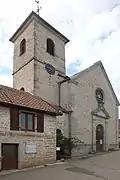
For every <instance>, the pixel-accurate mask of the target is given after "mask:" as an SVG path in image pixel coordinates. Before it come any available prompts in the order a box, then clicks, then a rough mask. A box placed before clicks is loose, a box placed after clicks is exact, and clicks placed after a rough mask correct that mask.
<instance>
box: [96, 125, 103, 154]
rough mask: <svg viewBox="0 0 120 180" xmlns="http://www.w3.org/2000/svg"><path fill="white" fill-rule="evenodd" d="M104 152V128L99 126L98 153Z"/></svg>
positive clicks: (97, 128) (97, 131) (97, 132)
mask: <svg viewBox="0 0 120 180" xmlns="http://www.w3.org/2000/svg"><path fill="white" fill-rule="evenodd" d="M103 150H104V127H103V126H102V125H101V124H99V125H98V126H97V127H96V151H97V152H101V151H103Z"/></svg>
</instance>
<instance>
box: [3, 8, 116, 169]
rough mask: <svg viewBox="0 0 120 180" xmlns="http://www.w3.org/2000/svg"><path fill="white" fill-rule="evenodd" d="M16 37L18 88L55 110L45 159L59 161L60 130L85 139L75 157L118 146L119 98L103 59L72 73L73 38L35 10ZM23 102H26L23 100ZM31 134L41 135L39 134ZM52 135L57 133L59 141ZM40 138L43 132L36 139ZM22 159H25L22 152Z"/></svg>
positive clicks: (48, 127) (48, 126)
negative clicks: (68, 62) (68, 53)
mask: <svg viewBox="0 0 120 180" xmlns="http://www.w3.org/2000/svg"><path fill="white" fill-rule="evenodd" d="M10 41H11V42H12V43H14V58H13V88H14V89H15V91H17V90H20V93H21V91H22V93H23V94H24V93H29V94H30V95H31V96H32V97H36V98H38V99H39V98H42V99H43V100H44V103H47V107H48V106H49V108H48V109H47V110H45V109H44V107H46V106H45V104H42V106H41V107H42V108H43V109H42V112H44V114H45V113H46V112H47V114H49V113H50V108H52V110H51V111H52V112H51V113H52V114H51V113H50V114H49V115H50V116H47V115H45V116H44V117H46V119H47V120H46V126H44V125H43V124H42V125H43V126H44V128H46V130H45V132H46V135H45V134H44V135H43V137H44V138H43V137H42V135H41V138H42V140H41V144H39V148H40V146H42V147H43V146H44V145H45V144H44V145H43V144H42V143H43V142H45V140H46V145H45V146H44V147H43V148H42V151H44V152H46V154H47V152H48V154H47V155H46V156H45V155H43V154H44V153H42V151H41V152H40V153H41V154H40V156H41V157H43V156H44V158H45V159H47V160H48V159H49V160H55V159H56V130H60V131H61V132H62V134H63V135H64V136H65V137H67V138H69V139H72V138H73V139H77V140H79V142H80V143H78V144H77V143H76V146H75V147H74V148H70V153H71V155H72V156H80V155H81V154H84V153H91V152H93V151H95V152H96V151H97V152H99V151H108V150H109V149H116V148H118V107H119V101H118V99H117V97H116V94H115V92H114V90H113V88H112V85H111V83H110V81H109V78H108V76H107V74H106V71H105V69H104V67H103V65H102V62H101V61H99V62H97V63H95V64H93V65H92V66H91V67H89V68H87V69H86V70H84V71H82V72H80V73H77V74H75V75H73V76H71V77H68V76H67V75H66V68H65V44H66V43H68V42H69V40H68V39H67V38H66V37H65V36H64V35H62V34H61V33H60V32H58V31H57V30H56V29H55V28H54V27H52V26H51V25H50V24H48V23H47V22H46V21H45V20H43V19H42V18H41V17H40V16H38V15H37V14H36V13H34V12H32V13H31V14H30V15H29V16H28V17H27V19H26V20H25V21H24V22H23V24H22V25H21V26H20V27H19V29H18V30H17V31H16V32H15V33H14V35H13V36H12V37H11V38H10ZM16 89H17V90H16ZM18 94H19V93H18ZM18 96H19V95H18ZM10 98H11V96H10ZM39 100H40V99H39ZM26 101H30V100H27V99H26ZM20 102H21V103H22V105H24V106H25V102H24V103H23V99H22V100H21V101H20ZM31 102H32V99H31ZM37 103H38V102H37ZM16 105H17V104H16ZM18 106H19V104H18ZM26 106H27V104H26ZM31 106H32V104H31ZM41 107H40V110H41ZM27 108H28V107H27ZM29 108H30V107H29ZM33 109H36V106H35V107H34V108H33ZM48 112H49V113H48ZM37 117H39V116H38V115H37ZM47 117H48V118H47ZM36 122H37V120H36ZM36 126H37V124H36ZM31 136H33V137H36V136H37V132H36V134H33V135H31ZM47 136H49V137H50V138H52V137H54V138H53V141H52V139H49V138H47ZM45 137H46V138H45ZM39 138H40V137H39V135H38V136H37V138H36V142H37V141H39ZM28 139H29V138H28ZM33 139H34V138H33ZM48 139H49V140H48ZM31 141H32V139H31ZM50 142H52V145H50ZM1 143H2V142H1ZM48 146H50V147H51V148H50V151H49V150H48V151H47V149H49V148H48ZM21 147H23V146H21ZM22 153H23V152H22ZM51 154H52V156H51ZM40 156H38V157H36V160H35V161H37V159H39V158H40ZM21 157H22V158H23V156H22V155H21ZM31 157H32V155H30V159H32V161H33V158H31ZM33 157H34V156H33ZM49 157H50V158H49ZM23 161H24V158H23ZM35 161H34V162H35ZM37 164H39V162H38V163H37ZM29 165H30V164H29ZM29 165H28V166H29ZM33 165H34V164H33ZM30 166H31V165H30ZM21 167H22V166H21ZM23 167H25V166H24V163H23Z"/></svg>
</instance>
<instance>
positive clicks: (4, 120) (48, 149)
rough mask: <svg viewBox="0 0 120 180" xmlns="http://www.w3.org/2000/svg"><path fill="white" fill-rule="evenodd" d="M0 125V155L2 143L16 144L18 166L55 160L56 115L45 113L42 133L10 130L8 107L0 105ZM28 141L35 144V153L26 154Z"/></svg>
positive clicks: (28, 165)
mask: <svg viewBox="0 0 120 180" xmlns="http://www.w3.org/2000/svg"><path fill="white" fill-rule="evenodd" d="M36 123H37V121H36ZM0 127H1V128H0V156H1V145H2V143H14V144H18V167H19V168H24V167H30V166H36V165H40V164H44V163H46V162H53V161H55V160H56V117H54V116H49V115H45V122H44V133H37V132H24V131H10V113H9V108H6V107H0ZM28 143H29V144H32V143H35V144H36V148H37V152H36V153H34V154H26V152H25V148H26V144H28ZM0 166H1V165H0Z"/></svg>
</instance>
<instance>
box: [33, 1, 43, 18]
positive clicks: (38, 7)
mask: <svg viewBox="0 0 120 180" xmlns="http://www.w3.org/2000/svg"><path fill="white" fill-rule="evenodd" d="M35 2H36V3H37V14H38V15H39V12H40V9H41V8H42V7H41V6H39V3H40V2H39V0H35Z"/></svg>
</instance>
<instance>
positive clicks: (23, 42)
mask: <svg viewBox="0 0 120 180" xmlns="http://www.w3.org/2000/svg"><path fill="white" fill-rule="evenodd" d="M25 51H26V40H25V39H23V40H22V41H21V43H20V56H21V55H22V54H24V53H25Z"/></svg>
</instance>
